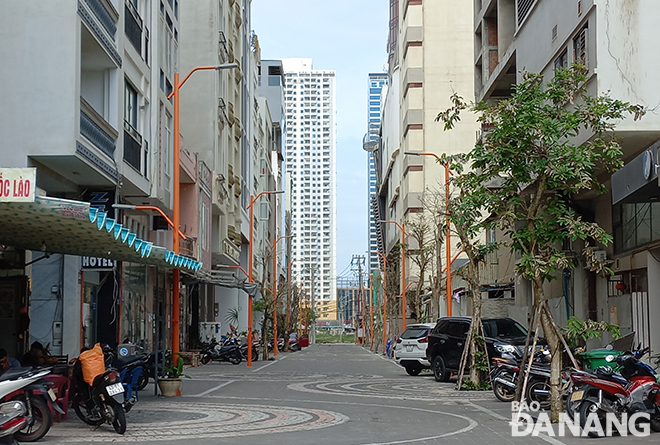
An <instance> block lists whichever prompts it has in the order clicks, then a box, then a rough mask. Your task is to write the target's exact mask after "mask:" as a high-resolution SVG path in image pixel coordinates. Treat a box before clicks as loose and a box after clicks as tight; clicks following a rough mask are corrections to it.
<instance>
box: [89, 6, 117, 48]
mask: <svg viewBox="0 0 660 445" xmlns="http://www.w3.org/2000/svg"><path fill="white" fill-rule="evenodd" d="M85 3H86V4H87V6H88V7H89V9H90V10H91V11H92V12H93V13H94V16H95V17H96V19H97V20H98V21H99V23H101V26H103V28H105V30H106V31H107V32H108V34H109V35H110V37H112V38H113V39H114V38H115V35H116V34H117V24H116V23H115V21H114V19H113V18H112V16H111V15H110V13H109V12H108V10H107V9H106V8H105V6H104V5H103V3H101V1H100V0H85Z"/></svg>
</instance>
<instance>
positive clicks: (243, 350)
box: [240, 343, 259, 362]
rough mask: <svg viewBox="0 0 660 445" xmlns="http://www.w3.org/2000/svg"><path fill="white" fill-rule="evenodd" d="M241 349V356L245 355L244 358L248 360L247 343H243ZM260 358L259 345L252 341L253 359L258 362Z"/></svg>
mask: <svg viewBox="0 0 660 445" xmlns="http://www.w3.org/2000/svg"><path fill="white" fill-rule="evenodd" d="M240 349H241V356H242V357H243V360H246V361H247V352H248V345H247V343H243V344H242V345H241V346H240ZM257 360H259V347H258V346H257V345H256V343H252V361H253V362H256V361H257Z"/></svg>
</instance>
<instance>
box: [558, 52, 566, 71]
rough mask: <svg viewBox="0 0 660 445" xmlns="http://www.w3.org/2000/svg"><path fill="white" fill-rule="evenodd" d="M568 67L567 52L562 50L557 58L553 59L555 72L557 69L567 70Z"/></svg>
mask: <svg viewBox="0 0 660 445" xmlns="http://www.w3.org/2000/svg"><path fill="white" fill-rule="evenodd" d="M567 67H568V51H566V49H564V51H562V52H561V54H560V55H559V57H557V58H556V59H555V71H556V70H558V69H559V68H567Z"/></svg>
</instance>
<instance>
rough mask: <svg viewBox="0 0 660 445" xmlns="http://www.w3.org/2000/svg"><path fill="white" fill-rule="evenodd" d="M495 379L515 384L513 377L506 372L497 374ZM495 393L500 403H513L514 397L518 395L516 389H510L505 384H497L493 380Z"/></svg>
mask: <svg viewBox="0 0 660 445" xmlns="http://www.w3.org/2000/svg"><path fill="white" fill-rule="evenodd" d="M495 377H501V378H505V379H506V380H509V381H511V382H512V383H514V378H513V376H512V375H510V374H508V373H505V372H502V373H500V374H497V375H496V376H495ZM493 393H494V394H495V397H497V400H499V401H500V402H512V401H513V398H514V396H515V395H516V388H510V387H508V386H506V385H505V384H504V383H500V382H497V381H495V380H494V379H493Z"/></svg>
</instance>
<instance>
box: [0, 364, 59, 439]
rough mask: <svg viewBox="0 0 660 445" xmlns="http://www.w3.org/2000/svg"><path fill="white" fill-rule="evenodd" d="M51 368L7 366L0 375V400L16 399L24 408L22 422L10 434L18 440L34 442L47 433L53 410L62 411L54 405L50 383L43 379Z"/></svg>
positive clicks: (51, 423)
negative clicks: (12, 433)
mask: <svg viewBox="0 0 660 445" xmlns="http://www.w3.org/2000/svg"><path fill="white" fill-rule="evenodd" d="M51 370H52V368H10V369H8V370H7V371H5V372H4V373H2V375H0V400H1V401H3V402H14V401H19V402H21V403H22V404H23V405H24V408H25V419H26V422H25V425H24V426H23V427H22V428H20V429H18V430H17V431H16V432H15V433H14V438H15V439H16V440H18V441H20V442H34V441H36V440H39V439H41V438H42V437H44V436H45V435H46V433H48V431H49V430H50V427H51V426H52V425H53V410H55V411H57V412H58V413H60V414H64V411H62V409H61V408H60V407H59V406H58V405H57V404H56V403H53V402H55V399H56V396H55V393H54V392H53V390H52V389H50V388H49V387H50V385H52V383H51V382H47V381H46V380H44V376H45V375H47V374H50V372H51Z"/></svg>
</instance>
